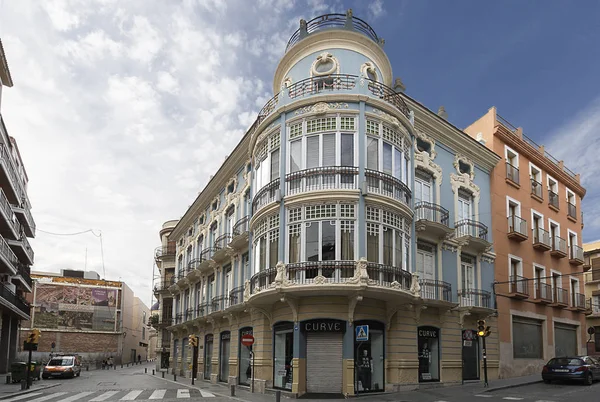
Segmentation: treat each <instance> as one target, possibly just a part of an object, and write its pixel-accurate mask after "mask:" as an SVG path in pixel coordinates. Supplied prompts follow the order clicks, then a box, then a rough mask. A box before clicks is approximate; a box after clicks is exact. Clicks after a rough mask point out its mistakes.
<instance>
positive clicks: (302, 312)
mask: <svg viewBox="0 0 600 402" xmlns="http://www.w3.org/2000/svg"><path fill="white" fill-rule="evenodd" d="M392 85H394V89H392V88H391V86H392ZM273 90H274V93H275V96H274V97H273V98H272V99H271V100H269V101H268V102H267V104H266V105H265V107H264V108H263V109H262V110H261V111H260V113H259V115H258V118H257V120H256V122H255V123H254V124H253V125H252V127H251V128H250V129H249V131H248V132H247V133H246V134H245V135H244V137H243V138H242V139H241V141H240V143H239V144H238V145H237V147H236V148H235V149H234V151H233V152H232V154H231V155H230V156H229V157H228V158H227V160H226V161H225V162H224V164H223V165H222V166H221V168H220V169H219V170H218V171H217V172H216V174H215V175H214V176H213V177H212V178H211V180H210V181H209V182H208V184H207V185H206V187H205V188H204V190H203V191H202V192H200V194H199V195H198V197H197V198H196V200H195V201H194V202H193V204H192V205H191V207H190V208H189V209H188V210H187V211H186V212H185V214H184V215H183V216H182V218H181V219H180V220H179V221H178V222H177V224H176V226H175V227H174V228H172V229H171V230H172V231H171V233H170V234H169V235H168V239H167V240H166V241H165V239H164V238H163V239H162V241H163V244H162V249H161V250H164V247H165V245H167V244H169V243H168V242H169V241H172V242H174V244H175V255H174V256H173V264H174V269H173V271H170V270H169V271H167V270H164V271H163V272H165V273H164V275H163V280H164V282H161V286H163V285H164V286H165V287H166V286H168V291H169V292H170V294H171V295H172V311H173V313H172V318H173V325H171V326H169V327H168V330H169V332H170V333H171V340H172V342H171V349H170V352H169V365H170V368H171V369H172V370H173V371H174V372H176V373H177V374H179V375H189V374H190V373H189V370H190V367H191V363H192V362H191V358H192V356H191V351H190V350H189V347H188V345H187V341H188V335H189V334H195V335H197V336H199V338H200V345H201V348H200V353H199V362H198V363H199V364H198V367H199V377H200V378H204V379H206V380H210V381H213V382H217V381H222V382H230V383H236V384H246V385H247V384H249V382H250V379H251V378H253V379H254V386H255V388H256V389H257V390H259V391H264V389H265V388H278V389H283V390H287V391H290V392H292V393H294V394H297V395H301V394H305V393H321V392H326V393H337V394H350V395H351V394H356V393H364V392H374V391H392V390H398V389H401V388H414V387H416V386H418V385H419V384H421V383H427V382H442V383H457V382H460V381H462V380H463V379H477V378H479V376H480V375H482V374H481V368H480V361H481V348H480V345H479V343H480V340H479V339H477V337H476V336H475V331H474V330H475V327H476V321H477V320H478V319H482V318H483V319H487V324H488V325H491V326H492V328H495V327H496V324H495V321H496V320H495V317H494V315H495V314H494V313H495V306H494V300H493V297H492V293H491V292H492V282H493V280H494V259H495V254H494V253H493V251H492V233H491V232H490V231H489V229H488V228H489V227H490V225H491V223H492V222H491V214H490V211H491V201H490V196H489V194H490V174H491V171H492V169H493V168H494V166H495V165H496V163H497V162H498V160H499V157H498V155H496V154H495V153H494V152H492V151H491V150H489V149H488V148H486V147H485V146H484V145H482V144H480V143H479V142H478V141H476V140H474V139H472V138H470V137H469V136H468V135H466V134H465V133H464V132H462V131H461V130H459V129H457V128H456V127H454V126H453V125H452V124H450V123H449V122H448V121H447V119H446V115H445V112H444V110H443V109H442V108H441V109H440V110H439V111H438V113H434V112H432V111H430V110H429V109H427V108H426V107H425V106H424V105H422V104H420V103H419V102H417V101H416V100H414V99H412V98H410V97H409V96H407V95H406V94H404V93H403V92H404V87H403V85H402V83H401V82H400V80H396V81H395V82H394V81H393V75H392V67H391V65H390V62H389V60H388V58H387V56H386V54H385V52H384V51H383V39H381V38H379V37H378V36H377V34H376V33H375V32H374V30H373V29H372V28H371V27H370V26H369V25H368V24H367V23H366V22H364V21H363V20H361V19H358V18H356V17H353V16H352V12H351V10H350V11H348V13H346V14H345V15H344V14H335V15H326V16H320V17H317V18H315V19H313V20H311V21H308V22H306V21H304V20H302V21H301V22H300V28H299V29H298V31H296V32H295V33H294V34H293V35H292V37H291V39H290V41H289V43H288V46H287V49H286V52H285V54H284V56H283V58H282V60H281V61H280V62H279V65H278V66H277V69H276V72H275V76H274V80H273ZM163 231H164V229H163ZM161 233H163V232H161ZM161 236H162V235H161ZM163 258H165V257H163ZM168 258H171V256H169V257H168ZM169 261H170V260H169ZM169 267H170V265H169ZM169 269H170V268H169ZM171 272H172V273H173V278H175V280H174V282H173V283H172V284H171V281H170V280H169V277H168V276H167V275H169V274H170V273H171ZM165 294H166V293H165ZM162 308H163V313H164V311H165V308H166V303H165V304H164V305H163V307H162ZM247 334H251V335H253V337H254V339H255V342H254V344H253V345H252V346H250V347H248V346H243V345H241V343H240V338H241V336H243V335H247ZM487 353H488V368H489V375H490V377H491V378H494V377H495V376H496V375H497V368H498V365H499V364H498V349H497V338H496V332H495V331H493V332H492V336H491V337H490V338H489V339H488V348H487ZM251 356H253V358H252V359H251V358H250V357H251Z"/></svg>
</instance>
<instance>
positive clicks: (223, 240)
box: [215, 233, 233, 250]
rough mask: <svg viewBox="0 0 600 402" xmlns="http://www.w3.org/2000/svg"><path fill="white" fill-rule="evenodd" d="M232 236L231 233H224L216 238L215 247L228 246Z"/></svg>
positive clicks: (222, 247) (219, 248)
mask: <svg viewBox="0 0 600 402" xmlns="http://www.w3.org/2000/svg"><path fill="white" fill-rule="evenodd" d="M232 238H233V236H232V235H231V233H223V234H222V235H221V236H219V237H217V239H216V240H215V248H216V249H218V250H221V249H224V248H225V247H227V245H228V244H229V242H230V241H231V239H232Z"/></svg>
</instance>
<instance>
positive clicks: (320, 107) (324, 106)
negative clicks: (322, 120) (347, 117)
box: [294, 102, 349, 116]
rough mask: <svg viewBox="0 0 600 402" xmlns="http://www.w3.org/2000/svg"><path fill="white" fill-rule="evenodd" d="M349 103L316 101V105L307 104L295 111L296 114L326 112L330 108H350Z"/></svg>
mask: <svg viewBox="0 0 600 402" xmlns="http://www.w3.org/2000/svg"><path fill="white" fill-rule="evenodd" d="M348 107H349V106H348V104H347V103H341V102H335V103H325V102H318V103H315V104H314V105H309V106H305V107H302V108H300V109H298V110H296V111H295V112H294V114H295V115H296V116H298V115H301V114H305V113H326V112H328V111H330V110H336V109H348Z"/></svg>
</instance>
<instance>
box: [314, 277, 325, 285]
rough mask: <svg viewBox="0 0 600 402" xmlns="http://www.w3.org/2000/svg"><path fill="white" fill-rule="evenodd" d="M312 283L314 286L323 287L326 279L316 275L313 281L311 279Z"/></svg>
mask: <svg viewBox="0 0 600 402" xmlns="http://www.w3.org/2000/svg"><path fill="white" fill-rule="evenodd" d="M313 283H314V284H315V285H323V284H325V283H327V278H325V277H324V276H323V275H317V276H315V279H313Z"/></svg>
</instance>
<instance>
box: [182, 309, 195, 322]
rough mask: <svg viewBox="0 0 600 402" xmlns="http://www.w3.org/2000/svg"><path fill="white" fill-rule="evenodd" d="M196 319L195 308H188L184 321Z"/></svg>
mask: <svg viewBox="0 0 600 402" xmlns="http://www.w3.org/2000/svg"><path fill="white" fill-rule="evenodd" d="M193 319H194V309H193V308H188V309H187V310H185V313H184V321H191V320H193Z"/></svg>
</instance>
